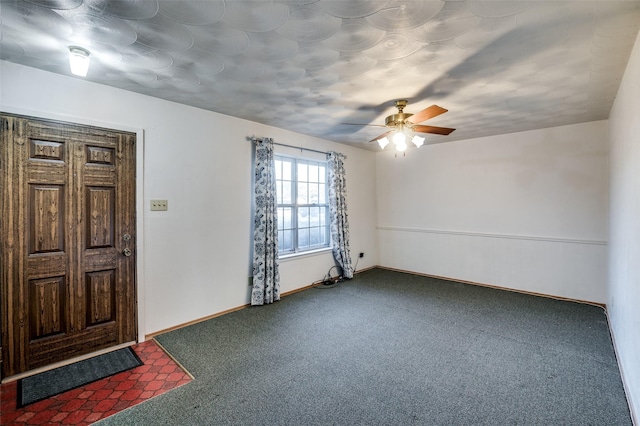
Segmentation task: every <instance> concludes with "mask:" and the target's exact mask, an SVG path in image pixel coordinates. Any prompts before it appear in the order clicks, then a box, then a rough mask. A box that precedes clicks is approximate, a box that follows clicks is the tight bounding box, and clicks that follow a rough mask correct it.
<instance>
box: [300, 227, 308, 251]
mask: <svg viewBox="0 0 640 426" xmlns="http://www.w3.org/2000/svg"><path fill="white" fill-rule="evenodd" d="M298 248H300V249H303V248H309V229H308V228H306V229H298Z"/></svg>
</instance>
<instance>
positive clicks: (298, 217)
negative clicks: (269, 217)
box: [275, 155, 330, 254]
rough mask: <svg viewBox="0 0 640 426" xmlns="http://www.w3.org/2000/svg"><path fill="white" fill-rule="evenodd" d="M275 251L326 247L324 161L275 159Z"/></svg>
mask: <svg viewBox="0 0 640 426" xmlns="http://www.w3.org/2000/svg"><path fill="white" fill-rule="evenodd" d="M275 163H276V164H275V166H276V192H277V198H278V252H279V253H280V254H290V253H300V252H304V251H309V250H315V249H319V248H323V247H329V238H330V236H329V235H330V234H329V222H328V218H329V204H328V201H327V163H326V162H325V161H313V160H304V159H301V158H292V157H284V156H280V155H276V156H275Z"/></svg>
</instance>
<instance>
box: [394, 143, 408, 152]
mask: <svg viewBox="0 0 640 426" xmlns="http://www.w3.org/2000/svg"><path fill="white" fill-rule="evenodd" d="M406 150H407V143H406V142H405V141H402V143H397V144H396V151H398V152H404V151H406Z"/></svg>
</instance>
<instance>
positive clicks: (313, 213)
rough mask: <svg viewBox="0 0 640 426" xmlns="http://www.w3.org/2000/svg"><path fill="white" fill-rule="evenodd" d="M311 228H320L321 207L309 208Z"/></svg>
mask: <svg viewBox="0 0 640 426" xmlns="http://www.w3.org/2000/svg"><path fill="white" fill-rule="evenodd" d="M309 226H320V207H309Z"/></svg>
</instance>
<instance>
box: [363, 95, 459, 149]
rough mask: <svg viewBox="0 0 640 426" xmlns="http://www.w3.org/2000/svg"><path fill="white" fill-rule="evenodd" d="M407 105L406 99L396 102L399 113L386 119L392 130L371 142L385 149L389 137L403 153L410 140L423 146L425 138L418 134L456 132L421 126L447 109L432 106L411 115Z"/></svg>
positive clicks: (386, 123)
mask: <svg viewBox="0 0 640 426" xmlns="http://www.w3.org/2000/svg"><path fill="white" fill-rule="evenodd" d="M407 103H408V102H407V101H406V100H405V99H401V100H397V101H395V102H394V105H395V107H396V108H397V109H398V113H397V114H391V115H389V116H387V118H386V119H385V127H390V128H391V129H392V130H389V131H388V132H385V133H383V134H381V135H380V136H378V137H375V138H373V139H371V140H370V141H369V142H374V141H377V142H378V144H379V145H380V148H382V149H384V147H385V146H387V145H388V144H389V137H391V140H392V141H393V143H394V145H395V147H396V150H397V151H400V152H402V151H404V150H406V149H407V139H410V140H411V142H413V143H414V145H416V147H418V148H420V147H421V146H422V144H423V143H424V138H423V137H422V136H418V135H416V133H431V134H436V135H448V134H449V133H451V132H453V131H454V130H455V129H451V128H449V127H436V126H425V125H421V124H419V123H422V122H423V121H425V120H428V119H430V118H433V117H436V116H438V115H440V114H444V113H445V112H447V111H448V110H447V109H444V108H441V107H439V106H438V105H431V106H430V107H428V108H425V109H423V110H422V111H420V112H418V113H417V114H410V113H406V112H404V108H405V107H406V106H407Z"/></svg>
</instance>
